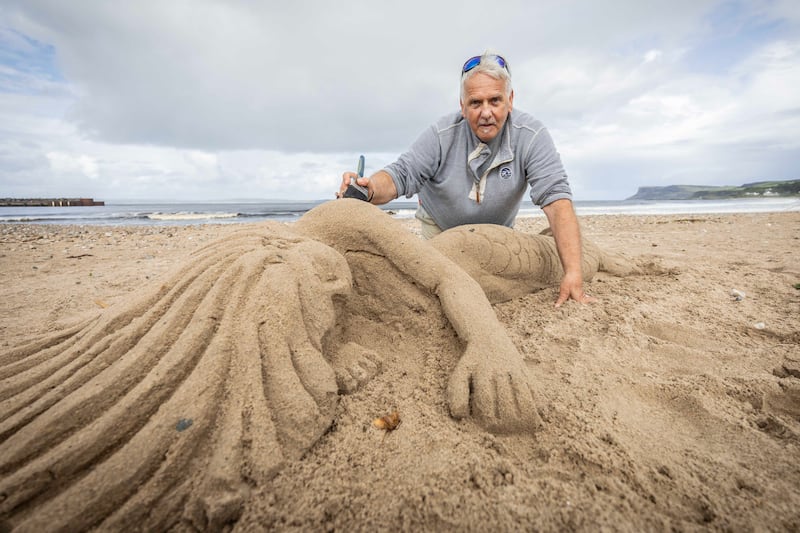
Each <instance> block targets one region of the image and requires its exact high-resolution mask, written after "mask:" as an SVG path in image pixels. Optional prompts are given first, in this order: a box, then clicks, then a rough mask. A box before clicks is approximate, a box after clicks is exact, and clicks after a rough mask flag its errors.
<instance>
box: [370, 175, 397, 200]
mask: <svg viewBox="0 0 800 533" xmlns="http://www.w3.org/2000/svg"><path fill="white" fill-rule="evenodd" d="M368 187H369V189H370V192H372V199H371V201H370V202H371V203H373V204H376V205H381V204H385V203H387V202H391V201H392V200H394V199H395V198H397V187H395V186H394V180H393V179H392V177H391V176H390V175H389V173H388V172H386V171H385V170H379V171H378V172H376V173H375V174H373V175H372V176H370V178H369V186H368Z"/></svg>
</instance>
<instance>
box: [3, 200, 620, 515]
mask: <svg viewBox="0 0 800 533" xmlns="http://www.w3.org/2000/svg"><path fill="white" fill-rule="evenodd" d="M362 261H372V262H376V261H377V262H378V263H380V264H381V265H384V266H385V268H386V269H387V272H388V271H392V272H394V274H393V275H395V276H399V277H402V278H404V279H406V280H408V282H409V283H413V284H414V285H416V286H417V287H419V288H420V289H421V290H422V291H423V292H426V293H427V294H430V295H434V297H435V299H438V302H439V306H440V310H441V312H442V313H443V314H444V316H445V317H446V320H447V322H449V324H450V326H451V327H452V329H453V330H454V332H455V334H456V335H457V336H458V338H459V339H460V341H461V342H462V343H463V347H464V349H463V354H462V355H461V358H460V360H459V361H458V363H457V364H456V365H455V368H454V369H453V371H452V374H451V377H450V381H449V385H448V387H447V391H446V394H447V399H448V404H449V407H450V412H451V415H452V416H453V417H455V418H463V417H473V418H474V419H475V420H476V421H477V422H478V423H480V424H481V425H483V427H485V428H486V429H488V430H489V431H493V432H508V431H523V432H525V431H532V430H534V429H535V428H536V427H537V425H538V424H540V420H539V416H538V414H537V411H536V403H535V399H534V393H533V391H532V390H531V389H530V387H529V381H528V376H527V370H526V367H525V365H524V364H523V362H522V359H521V357H520V355H519V354H518V352H517V350H516V348H515V346H514V344H513V343H512V342H511V340H510V339H509V338H508V336H507V335H506V333H505V332H504V330H503V328H502V326H501V325H500V323H499V322H498V320H497V318H496V316H495V314H494V312H493V310H492V307H491V305H490V303H489V300H487V295H488V297H489V299H491V300H492V301H501V300H503V299H508V298H512V297H514V296H517V295H520V294H524V293H525V292H530V291H531V290H532V289H535V288H539V287H542V286H546V285H550V284H552V283H553V282H554V281H555V280H557V279H558V277H559V276H560V265H559V262H558V258H557V254H556V251H555V247H554V246H553V244H552V239H551V238H549V237H546V236H525V235H521V234H518V233H515V232H513V231H512V230H508V229H506V228H499V227H493V226H468V227H463V228H459V229H457V230H451V231H450V232H445V233H444V234H442V235H441V236H439V237H437V238H436V239H434V240H432V241H431V242H428V243H426V242H423V241H421V240H420V239H419V238H418V237H416V236H414V235H412V234H410V233H409V232H407V231H406V230H405V229H403V228H402V227H401V226H400V225H399V224H398V223H396V222H395V221H393V220H392V219H391V218H390V217H388V216H386V215H385V214H383V213H382V212H381V211H380V210H379V209H377V208H375V207H373V206H371V205H369V204H365V203H362V202H358V201H355V200H341V201H335V202H329V203H327V204H324V205H321V206H319V207H318V208H316V209H314V210H312V211H310V212H309V213H307V214H306V215H305V216H303V217H302V219H301V220H299V221H298V222H297V223H295V224H293V225H291V226H286V225H281V224H266V225H263V226H259V227H257V228H248V229H246V230H243V231H242V232H239V233H238V234H236V235H235V236H234V237H232V238H229V239H226V240H224V241H221V242H217V243H214V244H212V245H209V246H207V247H205V248H203V249H201V250H199V251H198V252H196V253H195V255H194V257H193V260H192V261H191V262H189V263H188V264H187V265H185V266H183V267H182V268H180V269H179V270H177V271H175V272H174V273H173V274H172V275H171V276H169V277H167V278H165V279H164V280H163V281H161V282H160V283H158V284H156V285H154V286H150V287H146V288H144V289H143V290H142V292H141V294H140V295H138V296H137V297H136V298H135V299H134V300H132V301H130V302H128V303H126V305H123V306H121V307H118V308H114V307H112V308H109V309H108V310H106V312H105V313H103V314H102V315H100V316H98V317H97V318H95V319H92V320H91V321H89V322H88V323H84V324H80V325H78V326H76V327H74V328H72V329H70V330H67V331H61V332H58V333H56V334H52V335H49V336H47V337H45V338H42V339H38V340H36V341H34V342H31V343H30V344H28V345H25V346H22V347H19V348H16V349H12V350H10V351H8V352H6V353H2V354H0V380H1V381H0V519H2V521H3V525H4V526H10V527H13V528H18V529H19V530H21V531H41V530H52V529H60V530H79V529H85V528H88V527H96V526H100V527H102V528H103V529H111V530H123V529H129V528H131V527H136V528H142V529H148V530H161V529H165V528H168V527H171V526H173V525H176V524H177V523H183V524H184V526H189V527H195V528H198V529H212V530H213V529H220V528H222V527H223V526H224V525H225V524H227V523H230V522H232V521H235V520H236V519H237V518H238V516H239V514H240V513H241V509H242V506H243V502H244V501H245V500H246V499H247V497H248V494H249V491H250V490H251V487H253V486H258V485H259V484H260V483H263V482H264V481H265V480H268V479H269V478H270V477H271V476H274V474H275V472H277V470H278V469H279V468H280V467H281V465H282V464H283V463H284V462H285V460H286V459H296V458H299V457H300V456H301V455H302V454H303V452H304V451H306V450H307V449H308V448H309V447H310V446H312V445H313V444H314V442H315V441H316V440H317V439H319V437H320V436H321V435H322V434H323V433H324V432H325V431H326V430H327V429H328V427H329V426H330V424H331V423H332V420H333V417H334V413H335V409H336V406H337V401H338V398H339V392H340V391H348V390H352V389H354V388H356V387H358V386H359V385H361V384H362V383H363V382H364V381H366V380H368V379H369V378H370V377H371V375H374V373H376V372H378V371H379V368H380V358H379V354H375V353H374V352H372V351H371V350H370V349H369V348H368V347H364V346H362V345H360V344H358V343H356V342H353V341H351V340H348V339H347V336H346V335H343V334H341V332H342V331H343V329H342V328H338V331H339V333H338V334H333V333H332V331H333V330H334V329H335V328H334V326H335V324H336V323H337V316H339V318H341V315H342V314H343V313H352V312H354V310H355V306H357V305H359V303H358V302H359V299H358V298H352V297H351V296H352V291H353V288H352V286H353V277H354V274H355V273H357V272H360V271H361V270H360V267H361V265H362V264H363V263H362ZM454 263H458V264H459V265H461V268H459V267H458V266H456V265H455V264H454ZM584 266H585V270H586V273H587V275H588V276H591V275H592V274H593V273H594V272H596V271H597V270H598V268H606V269H610V270H612V271H615V272H616V273H620V274H624V273H630V272H632V271H633V270H634V269H633V268H631V267H630V266H628V265H626V264H625V262H624V261H623V260H621V259H618V258H617V259H614V258H610V257H608V256H605V255H603V254H602V253H600V252H599V251H598V250H597V249H596V248H593V247H591V246H588V247H587V248H586V253H585V265H584ZM382 268H383V267H382ZM373 273H374V272H373ZM377 277H378V278H380V275H377ZM387 279H388V278H387ZM371 282H372V283H375V284H378V285H380V284H381V283H388V282H387V281H385V280H381V279H372V280H371ZM479 283H480V285H479ZM367 285H368V283H367V281H363V282H359V283H356V286H357V287H356V288H357V289H358V290H360V291H361V292H362V294H361V298H362V299H367V298H369V294H367V293H368V291H366V290H365V289H364V287H365V286H367ZM370 305H373V306H375V305H378V308H377V309H378V310H377V311H375V313H378V314H380V312H381V310H380V307H379V305H380V303H377V304H376V303H375V302H373V303H372V304H370ZM383 305H389V304H388V303H384V304H383ZM351 323H352V322H351ZM344 329H346V328H344ZM189 472H191V475H189V474H188V473H189Z"/></svg>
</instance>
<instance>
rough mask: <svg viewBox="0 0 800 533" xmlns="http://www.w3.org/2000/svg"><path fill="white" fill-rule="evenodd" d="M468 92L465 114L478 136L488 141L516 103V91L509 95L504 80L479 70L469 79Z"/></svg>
mask: <svg viewBox="0 0 800 533" xmlns="http://www.w3.org/2000/svg"><path fill="white" fill-rule="evenodd" d="M464 93H465V94H464V99H463V100H461V115H462V116H463V117H464V118H465V119H466V120H467V122H468V123H469V127H470V128H472V131H473V132H475V135H477V136H478V139H480V140H481V141H483V142H485V143H488V142H489V141H491V140H492V139H494V138H495V137H496V136H497V134H498V133H500V130H502V129H503V125H504V124H505V123H506V119H507V118H508V114H509V113H511V108H512V105H513V103H514V91H511V94H510V95H506V86H505V82H504V81H503V80H496V79H494V78H492V77H491V76H489V75H487V74H484V73H482V72H479V73H477V74H475V75H474V76H472V77H471V78H470V79H468V80H467V83H466V84H465V85H464Z"/></svg>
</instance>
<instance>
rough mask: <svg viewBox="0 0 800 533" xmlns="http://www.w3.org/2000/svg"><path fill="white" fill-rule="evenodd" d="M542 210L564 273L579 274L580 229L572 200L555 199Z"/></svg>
mask: <svg viewBox="0 0 800 533" xmlns="http://www.w3.org/2000/svg"><path fill="white" fill-rule="evenodd" d="M542 210H543V211H544V213H545V215H546V216H547V221H548V222H549V223H550V228H551V229H552V230H553V238H554V239H555V241H556V248H557V249H558V257H559V259H561V266H563V267H564V274H565V275H575V274H578V275H581V230H580V226H579V225H578V217H576V216H575V210H574V209H573V208H572V202H571V201H569V200H566V199H564V200H556V201H555V202H553V203H551V204H548V205H546V206H544V207H543V208H542Z"/></svg>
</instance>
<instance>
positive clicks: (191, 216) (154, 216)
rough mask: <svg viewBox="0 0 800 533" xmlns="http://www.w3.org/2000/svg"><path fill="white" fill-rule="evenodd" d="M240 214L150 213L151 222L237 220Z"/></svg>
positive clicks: (148, 216)
mask: <svg viewBox="0 0 800 533" xmlns="http://www.w3.org/2000/svg"><path fill="white" fill-rule="evenodd" d="M238 216H239V213H150V214H149V215H147V218H149V219H150V220H209V219H222V218H237V217H238Z"/></svg>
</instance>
